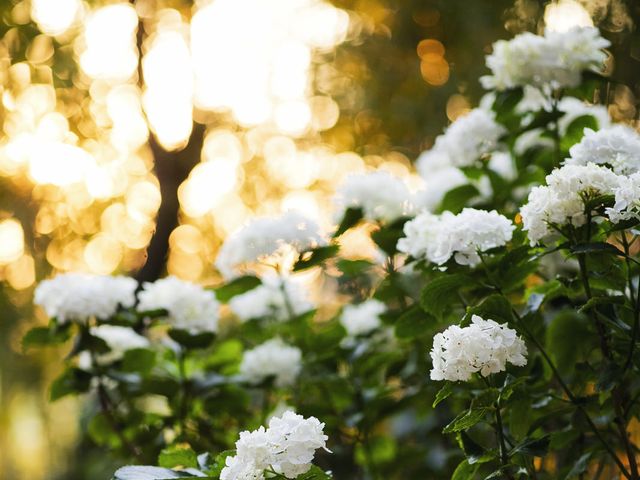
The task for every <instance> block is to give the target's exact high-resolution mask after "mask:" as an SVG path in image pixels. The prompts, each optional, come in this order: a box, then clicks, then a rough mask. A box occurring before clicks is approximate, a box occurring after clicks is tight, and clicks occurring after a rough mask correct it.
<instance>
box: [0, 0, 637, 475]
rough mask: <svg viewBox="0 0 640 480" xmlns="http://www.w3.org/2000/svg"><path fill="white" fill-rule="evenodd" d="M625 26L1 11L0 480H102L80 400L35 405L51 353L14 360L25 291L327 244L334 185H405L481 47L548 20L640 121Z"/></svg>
mask: <svg viewBox="0 0 640 480" xmlns="http://www.w3.org/2000/svg"><path fill="white" fill-rule="evenodd" d="M639 21H640V6H639V2H637V1H634V0H629V1H625V0H579V1H578V0H560V1H559V2H548V1H542V0H540V1H538V0H517V1H515V3H514V1H513V0H336V1H333V2H330V1H325V0H201V1H195V2H194V1H181V0H138V1H131V2H125V1H99V0H91V1H87V0H85V1H83V0H0V97H1V102H0V129H1V131H0V477H1V478H3V479H4V478H6V479H12V480H14V479H29V480H39V479H62V478H64V479H67V480H69V479H79V480H80V479H86V478H108V474H106V473H105V472H111V471H112V465H109V464H108V463H107V462H108V461H107V460H106V459H105V458H104V455H101V454H100V453H99V452H98V451H97V450H95V449H94V448H93V447H92V444H91V442H90V441H89V440H86V439H84V438H83V437H82V435H81V434H80V432H81V431H82V421H83V409H84V408H86V406H84V404H83V403H82V401H81V400H80V399H73V398H66V399H63V400H60V401H59V402H57V403H54V404H49V403H48V400H47V396H48V392H47V386H48V383H49V382H50V380H51V378H53V377H55V375H56V374H57V373H59V370H60V369H61V364H62V362H61V360H62V358H63V357H64V355H65V352H64V350H59V351H56V350H49V351H46V352H23V351H22V348H21V345H20V339H21V337H22V335H23V334H24V332H25V331H26V330H28V329H29V328H31V327H32V326H34V325H36V324H39V323H43V322H44V321H45V319H44V318H43V317H42V315H41V314H40V313H39V312H37V311H34V309H33V307H32V295H33V289H34V286H35V285H36V284H37V282H38V281H40V280H41V279H43V278H46V277H48V276H50V275H51V274H53V273H55V272H57V271H72V270H82V271H89V272H95V273H100V274H110V273H115V272H118V273H126V274H131V275H134V276H136V277H137V278H138V279H140V280H153V279H155V278H157V277H159V276H162V275H164V274H167V273H168V274H173V275H176V276H179V277H181V278H184V279H187V280H191V281H196V282H201V283H204V284H207V285H209V284H215V283H216V282H217V281H219V278H218V276H217V273H216V272H215V270H214V268H213V260H214V258H215V255H216V252H217V249H218V247H219V245H220V243H221V241H222V240H223V239H224V238H225V237H226V236H227V235H228V234H229V233H230V232H232V231H234V230H235V229H236V228H238V227H239V226H241V225H242V224H243V223H244V222H246V221H247V219H249V218H250V217H252V216H254V215H264V214H271V213H277V212H279V211H281V210H285V209H288V208H296V209H298V210H302V211H303V212H305V213H307V214H309V215H311V216H313V217H315V218H317V219H319V221H320V222H322V224H323V225H324V226H325V227H330V226H331V223H332V220H333V219H332V218H331V214H330V202H331V196H332V194H333V191H334V189H335V187H336V185H337V183H339V181H340V180H341V179H342V178H343V177H344V176H345V175H347V174H349V173H353V172H362V171H365V170H367V169H371V168H381V169H385V170H388V171H391V172H393V173H395V174H397V175H399V176H402V177H404V178H406V179H407V180H408V181H409V182H410V184H412V185H414V186H416V187H417V186H418V184H419V182H420V180H419V178H418V177H417V175H416V173H415V170H414V169H413V167H412V162H413V161H415V159H416V158H417V156H418V155H419V154H420V152H421V151H423V150H424V149H426V148H428V147H429V146H430V145H431V144H432V143H433V140H434V138H435V136H436V135H437V134H439V133H440V132H441V131H442V129H443V128H444V127H445V126H446V125H447V124H448V123H450V122H451V121H453V120H455V119H456V118H457V117H458V116H460V115H462V114H464V113H465V112H466V111H468V110H469V109H470V108H471V107H472V106H474V105H476V104H477V102H478V100H479V98H480V97H481V95H482V91H481V89H480V85H479V82H478V77H479V76H480V75H482V74H484V73H485V67H484V55H485V54H486V53H488V52H489V51H490V47H491V43H492V42H494V41H495V40H497V39H499V38H509V37H511V36H512V35H514V34H516V33H518V32H521V31H525V30H529V31H534V32H535V31H540V29H541V28H543V25H544V24H545V23H546V25H547V27H549V28H555V29H558V30H561V29H565V28H569V27H571V26H572V25H576V24H579V25H588V24H595V25H597V26H599V27H600V28H601V29H602V30H603V33H604V35H605V36H607V37H608V38H609V39H610V40H611V41H612V43H613V46H612V48H611V53H612V57H611V59H610V60H609V62H608V69H609V71H610V72H612V74H613V76H614V80H615V82H614V85H615V86H614V87H612V89H611V91H610V92H609V102H608V103H609V105H610V107H609V108H610V112H611V114H612V116H613V117H614V119H616V120H622V121H626V122H628V123H631V124H636V123H637V117H638V108H637V107H638V98H639V95H640V35H639V34H638V32H637V30H636V27H635V25H637V23H638V22H639ZM351 246H352V247H351V248H353V249H357V250H358V253H359V254H360V255H362V254H366V249H365V250H363V247H362V245H361V244H359V243H358V239H357V238H353V239H351ZM346 248H347V249H348V248H349V245H347V246H346Z"/></svg>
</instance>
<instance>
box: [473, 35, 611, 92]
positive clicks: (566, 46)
mask: <svg viewBox="0 0 640 480" xmlns="http://www.w3.org/2000/svg"><path fill="white" fill-rule="evenodd" d="M609 45H610V43H609V41H608V40H606V39H604V38H602V36H600V32H599V31H598V29H596V28H592V27H586V28H580V27H576V28H573V29H570V30H567V31H566V32H552V31H551V32H550V31H547V32H546V33H545V36H539V35H534V34H532V33H529V32H525V33H521V34H520V35H517V36H516V37H514V38H513V39H511V40H508V41H507V40H499V41H497V42H496V43H494V44H493V53H491V55H489V56H487V59H486V61H487V67H489V69H490V70H491V73H492V75H490V76H485V77H482V78H481V79H480V81H481V82H482V85H483V86H484V87H485V88H487V89H496V90H506V89H509V88H514V87H523V86H526V85H531V86H535V87H538V88H542V89H543V90H549V89H557V88H562V87H575V86H577V85H579V84H580V82H581V81H582V73H583V72H584V71H589V70H591V71H597V70H599V69H601V67H602V64H603V62H604V60H605V59H606V58H607V56H606V54H605V52H603V51H602V49H603V48H606V47H608V46H609Z"/></svg>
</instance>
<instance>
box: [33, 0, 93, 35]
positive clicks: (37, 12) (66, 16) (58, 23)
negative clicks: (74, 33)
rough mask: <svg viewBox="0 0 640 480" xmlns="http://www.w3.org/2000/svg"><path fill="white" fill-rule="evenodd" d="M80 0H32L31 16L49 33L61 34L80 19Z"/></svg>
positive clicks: (43, 30)
mask: <svg viewBox="0 0 640 480" xmlns="http://www.w3.org/2000/svg"><path fill="white" fill-rule="evenodd" d="M81 9H82V4H81V3H80V0H55V1H53V0H31V18H32V19H33V21H34V22H36V23H37V24H38V28H39V29H40V30H41V31H42V32H43V33H46V34H47V35H61V34H63V33H64V32H66V31H67V30H68V29H69V27H71V26H72V25H73V24H74V23H75V22H76V20H78V16H79V13H80V11H81Z"/></svg>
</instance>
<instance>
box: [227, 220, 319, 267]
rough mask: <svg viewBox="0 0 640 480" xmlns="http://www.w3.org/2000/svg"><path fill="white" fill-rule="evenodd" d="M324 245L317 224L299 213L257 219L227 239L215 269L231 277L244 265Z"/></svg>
mask: <svg viewBox="0 0 640 480" xmlns="http://www.w3.org/2000/svg"><path fill="white" fill-rule="evenodd" d="M325 243H326V240H325V238H324V236H323V235H322V233H321V231H320V227H319V226H318V224H317V223H316V222H314V221H313V220H310V219H309V218H307V217H305V216H304V215H301V214H300V213H298V212H294V211H289V212H286V213H284V214H282V215H280V216H278V217H263V218H257V219H254V220H252V221H251V222H250V223H248V224H247V225H245V226H244V227H243V228H241V229H240V230H238V231H237V232H235V233H234V234H232V235H231V236H229V238H227V240H226V241H225V242H224V244H223V245H222V248H221V249H220V252H219V253H218V258H217V259H216V267H217V268H218V270H219V271H220V272H221V273H222V274H223V275H224V276H225V278H232V277H234V276H235V275H237V273H238V272H237V270H238V268H240V267H241V266H243V265H246V264H251V263H254V262H257V261H260V260H263V259H265V258H266V257H269V256H272V255H278V254H285V253H287V251H289V252H290V251H291V250H293V251H295V252H298V253H300V252H302V251H304V250H309V249H311V248H315V247H318V246H320V245H324V244H325Z"/></svg>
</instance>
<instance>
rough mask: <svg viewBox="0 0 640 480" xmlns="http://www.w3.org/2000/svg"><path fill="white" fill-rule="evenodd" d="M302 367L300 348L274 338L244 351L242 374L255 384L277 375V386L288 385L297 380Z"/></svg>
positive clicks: (241, 366) (241, 365)
mask: <svg viewBox="0 0 640 480" xmlns="http://www.w3.org/2000/svg"><path fill="white" fill-rule="evenodd" d="M301 369H302V352H301V351H300V349H299V348H296V347H292V346H290V345H287V344H286V343H284V342H283V341H282V340H281V339H279V338H273V339H271V340H268V341H266V342H264V343H263V344H261V345H258V346H257V347H255V348H254V349H252V350H248V351H246V352H245V353H244V356H243V357H242V363H241V364H240V375H242V377H244V378H245V379H246V380H247V381H248V382H250V383H254V384H257V383H260V382H262V381H264V380H266V379H267V378H268V377H275V384H276V386H278V387H287V386H289V385H292V384H293V383H294V382H295V381H296V379H297V377H298V374H299V373H300V370H301Z"/></svg>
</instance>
